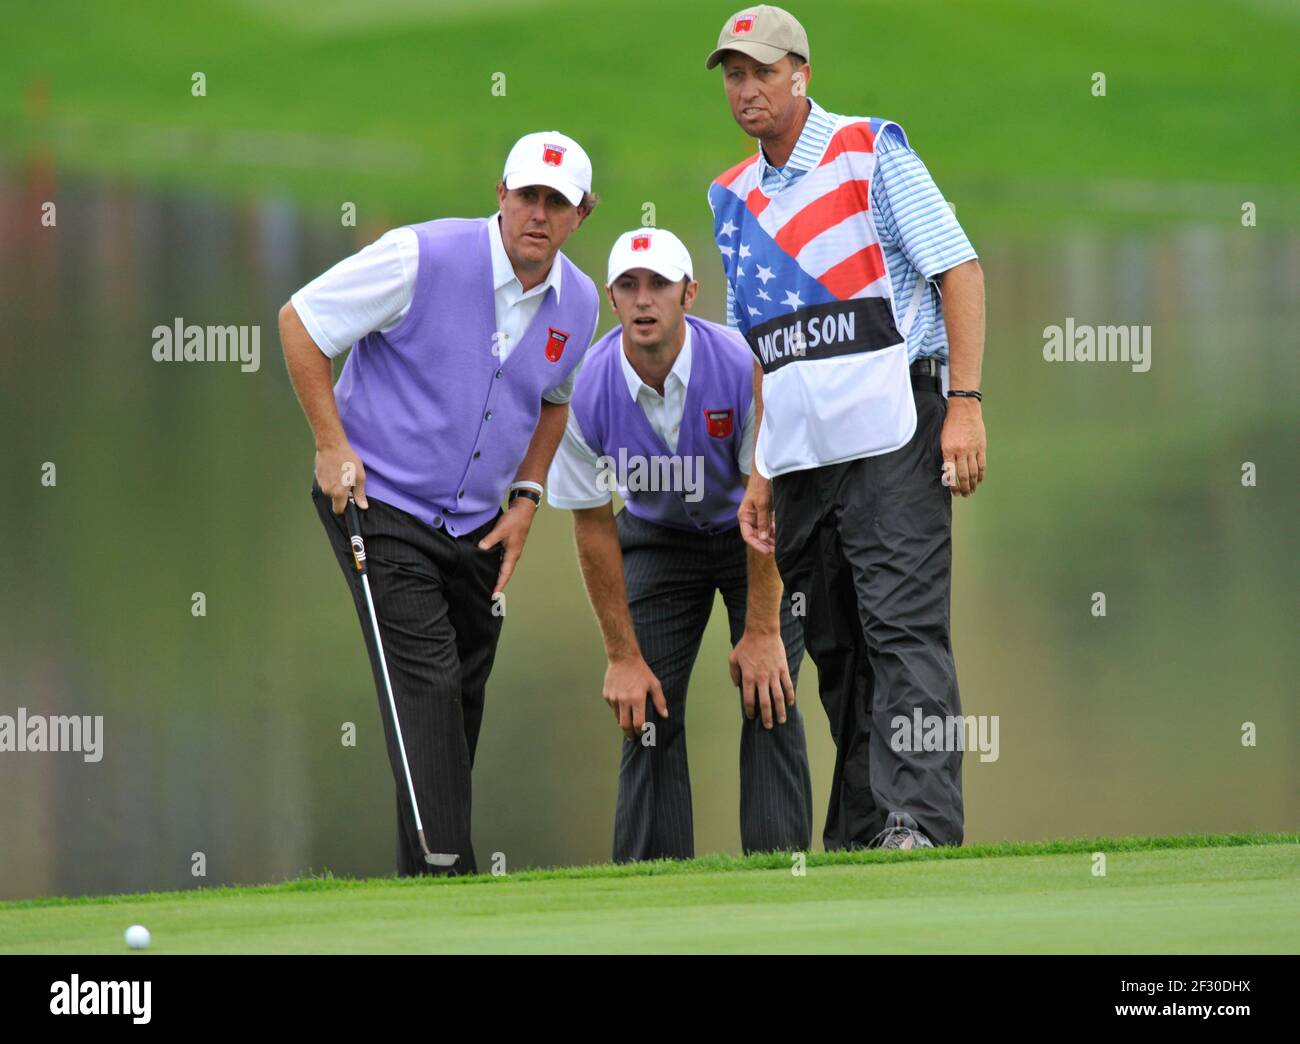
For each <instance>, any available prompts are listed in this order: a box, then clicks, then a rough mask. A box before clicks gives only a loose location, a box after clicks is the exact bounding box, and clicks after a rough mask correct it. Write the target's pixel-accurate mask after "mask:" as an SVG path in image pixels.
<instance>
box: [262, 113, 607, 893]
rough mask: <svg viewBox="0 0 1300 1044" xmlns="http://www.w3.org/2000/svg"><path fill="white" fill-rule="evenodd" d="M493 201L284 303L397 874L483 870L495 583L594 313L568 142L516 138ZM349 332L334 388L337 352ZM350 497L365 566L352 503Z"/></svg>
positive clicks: (289, 349)
mask: <svg viewBox="0 0 1300 1044" xmlns="http://www.w3.org/2000/svg"><path fill="white" fill-rule="evenodd" d="M497 202H498V204H499V206H500V211H499V212H498V213H497V214H494V215H493V216H492V217H489V218H473V219H461V218H445V219H441V220H437V221H427V222H425V223H423V224H418V225H411V226H409V227H405V228H398V229H394V230H392V231H391V232H388V233H386V234H385V235H384V236H382V237H380V239H379V240H377V241H376V242H375V243H373V244H371V245H370V246H368V247H366V248H365V249H364V250H361V251H360V252H359V253H357V254H354V255H353V256H352V257H349V258H347V259H345V260H343V261H341V262H340V263H339V264H337V265H335V266H334V267H333V268H331V269H330V270H329V271H328V272H326V273H324V274H323V275H321V276H320V277H318V278H317V279H315V280H313V281H312V282H310V283H308V284H307V285H306V286H305V287H303V288H302V289H301V290H299V291H298V292H297V293H296V294H294V295H293V297H292V298H291V300H290V302H289V303H288V304H286V305H285V306H284V307H283V308H282V309H281V311H280V337H281V341H282V343H283V346H284V355H285V361H286V363H287V364H288V368H289V375H290V378H291V379H292V381H293V386H294V390H295V391H296V392H297V394H298V399H299V401H300V402H301V403H302V407H303V410H304V411H305V412H306V414H307V420H308V423H309V424H310V425H311V429H312V432H313V434H314V435H315V438H316V468H315V481H314V482H313V484H312V498H313V500H314V501H315V504H316V509H317V513H318V514H319V516H320V518H321V521H322V523H323V524H324V527H325V531H326V533H327V534H328V535H329V539H330V543H331V545H332V546H333V549H334V554H335V557H336V558H337V560H338V563H339V566H340V567H341V568H342V570H343V575H344V577H345V578H346V579H347V582H348V586H349V589H350V590H351V593H352V597H353V602H354V604H355V606H356V610H357V616H358V619H359V620H360V622H361V629H362V631H363V633H364V634H365V638H366V645H367V649H368V651H369V655H370V662H371V668H372V671H373V673H374V677H375V687H376V692H377V694H378V696H379V702H380V714H381V718H382V720H383V724H384V732H385V737H386V740H387V744H388V758H389V762H390V764H391V765H392V769H393V779H394V782H395V783H396V785H397V821H398V829H397V872H398V874H399V875H403V876H407V875H414V874H420V873H473V872H474V871H475V870H476V863H475V860H474V850H473V848H472V846H471V844H470V770H471V768H472V766H473V764H474V750H475V747H476V745H477V742H478V734H479V725H480V723H481V722H482V718H483V697H484V689H485V686H486V683H487V679H488V674H489V672H490V671H491V669H492V660H493V657H494V656H495V653H496V646H497V640H498V638H499V637H500V632H501V621H502V616H503V612H502V609H501V606H502V602H501V598H502V594H501V592H502V591H503V590H504V588H505V586H506V584H507V583H508V582H509V580H510V576H511V573H512V572H513V571H514V568H515V565H516V563H517V562H518V560H519V555H520V553H521V552H522V551H523V547H524V542H525V540H526V539H527V537H528V531H529V527H530V526H531V524H532V518H533V513H534V512H535V511H536V510H537V507H538V505H539V504H540V503H541V494H542V490H543V486H542V482H543V479H544V478H545V476H546V471H547V468H548V466H549V465H550V462H551V457H552V456H553V455H554V453H555V448H556V446H557V444H558V443H559V441H560V438H561V436H562V435H563V432H564V428H565V423H566V420H567V418H568V413H569V406H568V402H569V398H570V396H571V394H572V391H573V381H574V375H575V373H576V372H577V370H578V366H579V363H580V362H581V361H582V357H583V355H584V354H585V352H586V350H587V346H588V345H589V344H590V343H591V338H592V334H593V333H594V332H595V328H596V320H597V316H598V313H599V299H598V297H597V293H596V288H595V285H594V283H593V282H592V281H591V279H590V278H588V277H587V276H586V275H585V274H584V273H582V272H581V271H579V270H578V269H577V268H576V267H575V266H574V265H573V264H572V263H571V262H570V261H569V260H568V259H567V258H566V257H565V256H564V255H563V254H562V253H560V247H561V246H563V245H564V242H565V241H566V240H567V239H568V237H569V236H570V235H571V234H572V233H573V232H574V230H576V229H577V228H578V226H579V225H581V224H582V222H583V221H584V220H585V219H586V217H587V215H589V214H590V213H591V211H592V209H593V208H594V207H595V205H596V202H597V198H596V197H595V196H594V195H592V193H591V163H590V161H589V160H588V158H587V155H586V153H585V152H584V151H583V150H582V148H581V146H579V145H578V143H577V142H576V141H574V140H573V139H571V138H569V137H566V136H565V135H563V134H560V133H558V132H554V131H545V132H541V133H537V134H528V135H525V136H524V137H523V138H521V139H520V140H519V141H518V142H517V143H516V144H515V146H514V148H513V149H511V151H510V155H509V157H508V158H507V159H506V165H505V170H504V173H503V174H502V178H501V181H500V183H498V185H497ZM349 347H351V348H352V352H351V354H350V355H349V356H348V359H347V362H346V364H345V365H344V367H343V372H342V374H341V376H340V377H339V380H338V383H337V384H335V385H334V386H333V387H332V388H331V377H332V371H331V362H330V360H331V358H332V357H334V356H336V355H339V354H341V353H342V352H343V351H344V350H345V349H347V348H349ZM350 498H355V505H356V507H355V508H351V509H350V510H349V515H350V517H354V518H356V519H357V520H358V522H359V528H360V530H361V534H360V535H361V536H362V537H363V539H364V545H363V547H364V550H363V554H364V563H363V562H362V561H361V560H360V558H354V555H353V550H352V545H351V543H350V533H349V524H348V522H347V521H345V518H344V511H345V508H349V499H350ZM507 498H508V507H507V509H506V510H505V511H503V510H502V508H501V504H502V501H503V500H506V499H507ZM356 508H359V509H360V513H359V515H358V514H357V513H356ZM363 564H364V566H365V571H364V572H363V571H362V565H363ZM366 583H368V586H369V591H367V590H366V587H365V586H364V585H365V584H366ZM368 597H373V602H374V609H375V613H374V617H373V621H377V623H376V622H372V616H371V610H370V603H369V602H368V600H367V599H368ZM376 629H377V630H378V636H379V641H378V642H376V636H375V631H376ZM388 683H391V694H390V691H389V688H390V686H389V684H388ZM394 715H395V716H396V722H395V721H394ZM413 802H414V804H413ZM421 828H422V829H421ZM431 853H437V855H436V856H435V855H433V854H431Z"/></svg>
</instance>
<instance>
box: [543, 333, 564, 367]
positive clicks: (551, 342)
mask: <svg viewBox="0 0 1300 1044" xmlns="http://www.w3.org/2000/svg"><path fill="white" fill-rule="evenodd" d="M546 330H547V333H548V334H549V335H550V336H548V337H547V338H546V358H548V359H549V360H550V361H551V362H559V361H560V356H561V355H563V354H564V345H565V343H566V342H567V341H568V340H569V335H568V334H567V333H565V332H564V331H563V330H557V329H556V328H555V327H553V326H548V327H547V328H546Z"/></svg>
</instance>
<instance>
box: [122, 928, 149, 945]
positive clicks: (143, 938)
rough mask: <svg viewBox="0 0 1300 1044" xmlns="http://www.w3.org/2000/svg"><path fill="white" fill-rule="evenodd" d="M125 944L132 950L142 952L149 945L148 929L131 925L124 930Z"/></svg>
mask: <svg viewBox="0 0 1300 1044" xmlns="http://www.w3.org/2000/svg"><path fill="white" fill-rule="evenodd" d="M126 944H127V946H129V947H131V949H133V950H143V949H144V948H145V947H146V946H148V945H149V929H148V928H146V927H145V926H144V925H142V924H133V925H131V927H130V928H128V929H127V930H126Z"/></svg>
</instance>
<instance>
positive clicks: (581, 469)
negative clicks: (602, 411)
mask: <svg viewBox="0 0 1300 1044" xmlns="http://www.w3.org/2000/svg"><path fill="white" fill-rule="evenodd" d="M600 471H601V469H600V458H599V457H598V456H597V454H596V451H595V450H593V449H592V448H591V447H590V446H589V445H587V440H586V439H585V438H584V437H583V434H582V428H581V426H580V425H579V424H578V418H577V415H576V414H574V412H573V411H572V410H570V411H569V421H568V423H567V424H566V425H565V426H564V437H563V438H562V439H560V445H559V448H558V449H557V450H556V451H555V458H554V459H553V460H552V461H551V469H550V472H549V473H548V474H547V476H546V499H547V501H548V502H549V503H550V505H551V507H556V508H567V509H568V510H570V511H573V510H578V509H581V508H594V507H600V506H601V505H603V504H608V503H609V502H610V501H611V500H612V499H613V496H612V495H611V493H610V492H609V490H605V489H602V488H601V487H600V485H599V480H600Z"/></svg>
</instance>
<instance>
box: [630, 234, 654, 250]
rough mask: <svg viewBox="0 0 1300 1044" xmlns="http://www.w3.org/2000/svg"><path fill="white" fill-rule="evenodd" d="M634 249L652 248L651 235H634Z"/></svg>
mask: <svg viewBox="0 0 1300 1044" xmlns="http://www.w3.org/2000/svg"><path fill="white" fill-rule="evenodd" d="M632 249H633V250H649V249H650V237H649V236H633V237H632Z"/></svg>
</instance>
